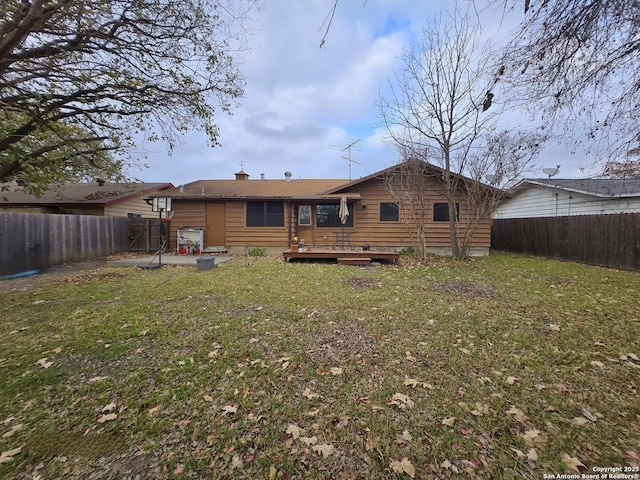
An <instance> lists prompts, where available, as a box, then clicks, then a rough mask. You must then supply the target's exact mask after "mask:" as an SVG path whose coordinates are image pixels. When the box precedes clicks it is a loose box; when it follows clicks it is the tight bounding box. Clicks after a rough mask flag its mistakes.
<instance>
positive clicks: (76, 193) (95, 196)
mask: <svg viewBox="0 0 640 480" xmlns="http://www.w3.org/2000/svg"><path fill="white" fill-rule="evenodd" d="M1 186H2V187H7V189H6V190H5V191H0V206H2V205H9V204H11V205H64V204H93V205H110V204H113V203H117V202H120V201H123V200H126V199H127V198H130V197H131V196H134V195H139V194H140V193H145V192H155V191H156V190H158V189H162V188H169V187H173V185H172V184H171V183H112V182H105V184H104V185H98V184H97V183H95V182H92V183H71V184H67V185H63V186H59V187H55V188H52V189H50V190H47V191H46V192H44V193H43V194H42V195H41V196H40V197H36V196H35V195H30V194H28V193H26V192H25V191H24V190H23V189H22V188H21V187H20V186H18V185H17V184H16V183H15V182H13V183H5V184H2V185H1Z"/></svg>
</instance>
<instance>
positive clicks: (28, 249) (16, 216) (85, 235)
mask: <svg viewBox="0 0 640 480" xmlns="http://www.w3.org/2000/svg"><path fill="white" fill-rule="evenodd" d="M128 228H129V220H128V219H127V218H125V217H99V216H90V215H46V214H32V213H0V275H7V274H13V273H19V272H24V271H28V270H33V269H42V268H46V267H49V266H52V265H60V264H62V263H67V262H77V261H81V260H91V259H95V258H100V257H103V256H105V255H111V254H114V253H118V252H123V251H126V250H127V247H128V246H129V238H128Z"/></svg>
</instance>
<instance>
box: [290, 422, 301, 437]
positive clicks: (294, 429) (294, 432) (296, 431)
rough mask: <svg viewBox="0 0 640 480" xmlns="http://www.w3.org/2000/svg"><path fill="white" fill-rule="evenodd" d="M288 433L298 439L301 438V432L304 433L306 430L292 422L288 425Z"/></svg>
mask: <svg viewBox="0 0 640 480" xmlns="http://www.w3.org/2000/svg"><path fill="white" fill-rule="evenodd" d="M287 433H288V434H289V435H291V436H292V437H293V439H294V440H297V439H298V438H300V434H302V433H304V430H303V429H301V428H300V427H299V426H297V425H295V424H293V423H292V424H291V425H289V426H288V427H287Z"/></svg>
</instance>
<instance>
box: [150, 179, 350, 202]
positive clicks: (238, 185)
mask: <svg viewBox="0 0 640 480" xmlns="http://www.w3.org/2000/svg"><path fill="white" fill-rule="evenodd" d="M347 182H348V180H340V179H309V180H295V179H292V180H291V181H287V180H284V179H278V180H197V181H195V182H191V183H188V184H186V185H184V186H182V187H176V188H172V189H170V190H167V191H163V192H162V194H161V195H162V196H167V197H171V198H173V199H183V200H202V199H220V198H238V199H241V198H242V199H247V198H249V199H250V198H273V199H286V198H296V199H307V198H308V199H314V198H331V197H332V195H323V192H326V191H328V190H332V189H334V188H336V187H337V186H339V185H343V184H345V183H347ZM152 196H159V195H152Z"/></svg>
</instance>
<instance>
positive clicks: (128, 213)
mask: <svg viewBox="0 0 640 480" xmlns="http://www.w3.org/2000/svg"><path fill="white" fill-rule="evenodd" d="M140 217H142V215H140V214H139V213H130V212H127V218H140Z"/></svg>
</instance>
